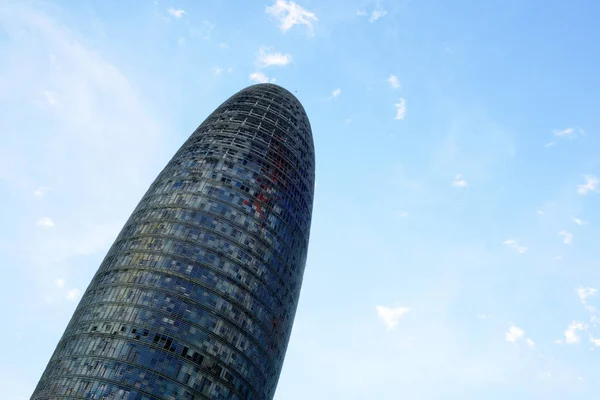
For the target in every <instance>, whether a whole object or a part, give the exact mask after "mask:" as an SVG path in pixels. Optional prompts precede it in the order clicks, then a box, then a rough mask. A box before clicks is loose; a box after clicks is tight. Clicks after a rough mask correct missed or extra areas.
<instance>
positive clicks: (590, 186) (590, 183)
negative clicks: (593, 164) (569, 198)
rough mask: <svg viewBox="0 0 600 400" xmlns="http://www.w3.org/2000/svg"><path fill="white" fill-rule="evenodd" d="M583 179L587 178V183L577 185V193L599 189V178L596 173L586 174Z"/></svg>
mask: <svg viewBox="0 0 600 400" xmlns="http://www.w3.org/2000/svg"><path fill="white" fill-rule="evenodd" d="M583 179H584V180H585V183H584V184H581V185H577V193H579V194H587V193H588V192H597V191H598V189H597V187H598V182H599V181H598V178H596V177H595V176H594V175H585V176H584V177H583Z"/></svg>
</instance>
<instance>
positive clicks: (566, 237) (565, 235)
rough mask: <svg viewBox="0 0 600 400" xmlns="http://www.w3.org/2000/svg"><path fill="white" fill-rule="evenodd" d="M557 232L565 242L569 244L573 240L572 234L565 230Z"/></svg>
mask: <svg viewBox="0 0 600 400" xmlns="http://www.w3.org/2000/svg"><path fill="white" fill-rule="evenodd" d="M558 234H559V235H560V236H561V237H562V239H563V242H564V243H565V244H571V242H573V234H572V233H569V232H567V231H560V232H558Z"/></svg>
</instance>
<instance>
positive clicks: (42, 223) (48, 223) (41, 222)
mask: <svg viewBox="0 0 600 400" xmlns="http://www.w3.org/2000/svg"><path fill="white" fill-rule="evenodd" d="M37 226H39V227H40V228H44V229H50V228H54V227H55V226H56V224H55V223H54V221H52V220H51V219H50V218H49V217H43V218H40V219H38V221H37Z"/></svg>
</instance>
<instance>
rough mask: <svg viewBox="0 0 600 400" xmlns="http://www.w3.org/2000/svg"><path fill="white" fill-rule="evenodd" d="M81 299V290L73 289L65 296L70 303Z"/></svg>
mask: <svg viewBox="0 0 600 400" xmlns="http://www.w3.org/2000/svg"><path fill="white" fill-rule="evenodd" d="M79 297H81V290H79V289H71V290H69V291H68V292H67V295H66V296H65V298H66V299H67V300H70V301H75V300H77V299H78V298H79Z"/></svg>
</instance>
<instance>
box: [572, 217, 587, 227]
mask: <svg viewBox="0 0 600 400" xmlns="http://www.w3.org/2000/svg"><path fill="white" fill-rule="evenodd" d="M573 222H575V223H576V224H577V225H579V226H583V225H587V222H586V221H582V220H580V219H579V218H573Z"/></svg>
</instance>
